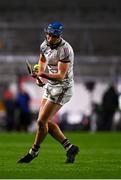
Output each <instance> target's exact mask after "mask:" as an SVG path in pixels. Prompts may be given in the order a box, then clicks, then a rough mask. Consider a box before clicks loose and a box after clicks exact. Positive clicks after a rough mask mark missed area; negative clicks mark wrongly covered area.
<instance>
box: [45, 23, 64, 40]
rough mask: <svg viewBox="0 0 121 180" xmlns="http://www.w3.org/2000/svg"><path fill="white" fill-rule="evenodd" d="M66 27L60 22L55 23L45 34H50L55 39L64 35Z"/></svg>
mask: <svg viewBox="0 0 121 180" xmlns="http://www.w3.org/2000/svg"><path fill="white" fill-rule="evenodd" d="M63 30H64V27H63V25H62V24H61V23H59V22H53V23H51V24H49V25H48V27H47V28H46V29H45V32H46V33H48V34H52V35H54V36H55V37H59V36H60V35H61V34H62V33H63Z"/></svg>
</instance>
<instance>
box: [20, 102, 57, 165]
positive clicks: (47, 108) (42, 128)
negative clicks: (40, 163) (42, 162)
mask: <svg viewBox="0 0 121 180" xmlns="http://www.w3.org/2000/svg"><path fill="white" fill-rule="evenodd" d="M42 105H43V106H42V108H41V109H40V111H39V115H38V120H37V126H38V127H37V132H36V137H35V141H34V144H33V146H32V148H31V149H30V150H29V153H27V155H25V156H24V157H23V158H21V159H20V160H19V161H18V163H29V162H30V161H31V160H32V159H34V158H35V157H37V155H38V152H39V146H40V144H41V143H42V141H43V140H44V138H45V136H46V134H47V133H48V119H51V118H52V117H53V116H54V115H55V113H57V111H58V110H59V109H60V108H61V105H59V104H55V103H53V102H51V101H49V100H43V103H42Z"/></svg>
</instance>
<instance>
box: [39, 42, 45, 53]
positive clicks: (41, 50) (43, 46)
mask: <svg viewBox="0 0 121 180" xmlns="http://www.w3.org/2000/svg"><path fill="white" fill-rule="evenodd" d="M45 48H46V44H45V41H44V42H43V43H42V44H41V45H40V54H42V55H43V56H44V52H45Z"/></svg>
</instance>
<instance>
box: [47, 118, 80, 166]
mask: <svg viewBox="0 0 121 180" xmlns="http://www.w3.org/2000/svg"><path fill="white" fill-rule="evenodd" d="M48 132H49V134H50V135H51V136H53V137H54V138H55V139H56V140H57V141H58V142H60V143H61V144H62V145H63V147H64V149H65V150H66V152H67V153H66V156H67V159H66V163H73V162H74V161H75V157H76V155H77V154H78V152H79V148H78V147H77V146H75V145H73V144H71V142H70V141H69V139H67V138H66V137H65V135H64V134H63V132H62V131H61V129H60V128H59V126H58V125H57V124H56V123H54V122H52V121H48Z"/></svg>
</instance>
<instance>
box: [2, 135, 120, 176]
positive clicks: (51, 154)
mask: <svg viewBox="0 0 121 180" xmlns="http://www.w3.org/2000/svg"><path fill="white" fill-rule="evenodd" d="M66 136H67V137H68V138H69V139H70V140H71V142H73V143H74V144H77V145H78V146H79V147H80V153H79V154H78V156H77V158H76V162H75V163H74V164H65V163H64V161H65V151H64V149H63V147H62V146H61V145H60V144H59V143H58V142H57V141H55V140H54V139H52V137H50V136H49V135H48V136H47V138H46V139H45V141H44V142H43V144H42V147H41V151H40V153H39V156H38V157H37V158H36V159H34V160H33V161H32V162H31V163H30V164H17V163H16V161H17V160H18V159H19V158H20V157H21V156H22V155H24V154H25V153H26V152H27V151H28V150H29V148H30V147H31V145H32V142H33V140H34V134H29V133H28V134H23V133H20V134H19V133H8V134H6V133H1V134H0V178H1V179H10V178H11V179H88V178H90V179H108V178H109V179H117V178H118V179H120V178H121V133H114V132H113V133H95V134H91V133H82V132H70V133H66Z"/></svg>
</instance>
